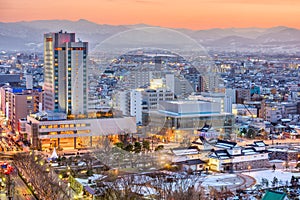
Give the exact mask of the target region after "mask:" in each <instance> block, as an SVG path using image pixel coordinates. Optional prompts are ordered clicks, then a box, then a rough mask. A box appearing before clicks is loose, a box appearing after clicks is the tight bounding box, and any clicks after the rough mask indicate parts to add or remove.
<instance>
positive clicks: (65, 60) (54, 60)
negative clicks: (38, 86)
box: [43, 31, 88, 114]
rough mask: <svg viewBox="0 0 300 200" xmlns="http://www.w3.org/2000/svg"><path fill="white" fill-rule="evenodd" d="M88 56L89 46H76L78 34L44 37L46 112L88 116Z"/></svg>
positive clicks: (85, 43) (52, 34) (56, 34)
mask: <svg viewBox="0 0 300 200" xmlns="http://www.w3.org/2000/svg"><path fill="white" fill-rule="evenodd" d="M87 55H88V43H87V42H81V41H79V42H75V33H67V32H64V33H63V32H62V31H60V32H59V33H47V34H45V35H44V76H45V77H44V88H43V89H44V91H45V94H44V105H45V110H50V111H55V112H65V113H68V114H86V113H87V110H88V108H87V107H88V104H87V100H88V94H87V91H88V87H87V85H88V80H87V77H88V73H87V60H86V58H87Z"/></svg>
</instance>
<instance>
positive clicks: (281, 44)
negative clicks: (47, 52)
mask: <svg viewBox="0 0 300 200" xmlns="http://www.w3.org/2000/svg"><path fill="white" fill-rule="evenodd" d="M143 27H150V26H149V25H146V24H136V25H120V26H113V25H103V24H96V23H93V22H90V21H87V20H84V19H81V20H78V21H69V20H39V21H29V22H24V21H22V22H13V23H3V22H0V50H6V51H7V50H35V51H37V50H40V51H42V49H43V34H44V33H47V32H57V31H60V30H63V31H68V32H75V33H76V37H78V38H80V40H82V41H88V42H89V44H90V46H91V47H93V46H95V45H97V44H99V43H101V42H102V41H104V40H105V39H107V38H109V37H111V36H113V35H115V34H118V33H121V32H124V31H128V30H132V29H135V28H143ZM174 30H176V31H179V32H181V33H183V34H185V35H187V36H189V37H191V38H193V39H194V40H195V41H197V42H198V43H199V44H201V45H202V46H203V47H205V48H206V49H208V50H211V51H217V52H218V51H224V52H237V51H239V52H261V53H292V54H296V53H299V52H300V30H299V29H294V28H289V27H284V26H278V27H273V28H255V27H253V28H226V29H208V30H189V29H174Z"/></svg>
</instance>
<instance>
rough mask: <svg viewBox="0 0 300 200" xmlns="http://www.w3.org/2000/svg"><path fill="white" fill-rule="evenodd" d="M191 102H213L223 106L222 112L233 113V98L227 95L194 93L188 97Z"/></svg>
mask: <svg viewBox="0 0 300 200" xmlns="http://www.w3.org/2000/svg"><path fill="white" fill-rule="evenodd" d="M188 99H189V100H193V101H198V100H202V101H211V102H216V103H219V104H220V105H221V112H226V113H232V98H231V97H229V96H227V95H225V94H224V93H215V92H201V94H198V93H193V94H192V95H190V96H189V97H188Z"/></svg>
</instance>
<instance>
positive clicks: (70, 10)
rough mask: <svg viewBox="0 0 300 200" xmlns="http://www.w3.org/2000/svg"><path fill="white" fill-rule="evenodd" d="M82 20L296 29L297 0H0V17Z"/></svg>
mask: <svg viewBox="0 0 300 200" xmlns="http://www.w3.org/2000/svg"><path fill="white" fill-rule="evenodd" d="M49 19H67V20H78V19H86V20H89V21H92V22H96V23H99V24H112V25H123V24H138V23H145V24H149V25H157V26H164V27H172V28H173V27H176V28H190V29H209V28H228V27H273V26H289V27H294V28H300V1H299V0H79V1H78V0H0V21H1V22H15V21H31V20H49Z"/></svg>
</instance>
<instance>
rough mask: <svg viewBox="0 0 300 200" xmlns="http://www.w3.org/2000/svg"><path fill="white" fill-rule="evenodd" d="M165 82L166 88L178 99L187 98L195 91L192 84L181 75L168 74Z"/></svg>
mask: <svg viewBox="0 0 300 200" xmlns="http://www.w3.org/2000/svg"><path fill="white" fill-rule="evenodd" d="M165 80H166V88H167V89H168V90H170V91H171V92H173V93H174V95H176V96H177V98H183V97H186V96H188V95H190V94H191V93H192V92H194V91H195V90H194V88H193V86H192V84H191V83H190V82H189V81H188V80H187V79H185V78H184V77H181V76H180V75H175V74H166V79H165Z"/></svg>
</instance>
